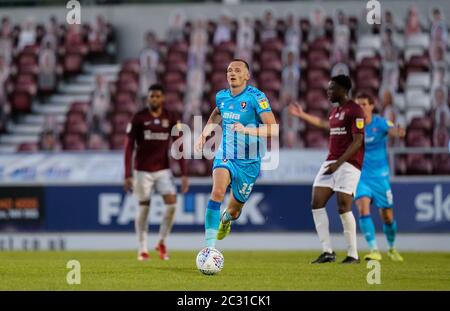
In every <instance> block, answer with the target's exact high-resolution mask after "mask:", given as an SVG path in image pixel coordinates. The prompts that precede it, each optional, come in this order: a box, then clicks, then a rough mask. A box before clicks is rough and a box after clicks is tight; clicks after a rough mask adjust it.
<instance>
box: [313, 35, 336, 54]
mask: <svg viewBox="0 0 450 311" xmlns="http://www.w3.org/2000/svg"><path fill="white" fill-rule="evenodd" d="M331 46H332V45H331V42H330V40H329V39H327V38H317V39H315V40H314V41H313V42H312V43H311V44H310V46H309V48H310V49H311V50H324V51H326V52H327V53H328V52H330V50H331Z"/></svg>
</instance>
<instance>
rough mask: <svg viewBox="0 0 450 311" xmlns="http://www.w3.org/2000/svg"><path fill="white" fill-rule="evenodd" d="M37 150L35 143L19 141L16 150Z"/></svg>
mask: <svg viewBox="0 0 450 311" xmlns="http://www.w3.org/2000/svg"><path fill="white" fill-rule="evenodd" d="M38 150H39V146H38V144H37V143H21V144H20V145H19V146H18V147H17V151H18V152H35V151H38Z"/></svg>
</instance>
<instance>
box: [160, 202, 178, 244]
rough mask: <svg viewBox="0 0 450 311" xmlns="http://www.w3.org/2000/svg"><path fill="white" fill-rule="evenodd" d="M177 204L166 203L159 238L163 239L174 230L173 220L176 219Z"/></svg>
mask: <svg viewBox="0 0 450 311" xmlns="http://www.w3.org/2000/svg"><path fill="white" fill-rule="evenodd" d="M176 209H177V205H176V204H166V211H165V213H164V218H163V220H162V222H161V225H160V226H159V240H160V241H163V242H164V240H165V239H166V238H167V236H168V235H169V233H170V231H171V230H172V225H173V221H174V220H175V211H176Z"/></svg>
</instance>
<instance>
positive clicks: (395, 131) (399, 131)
mask: <svg viewBox="0 0 450 311" xmlns="http://www.w3.org/2000/svg"><path fill="white" fill-rule="evenodd" d="M388 134H389V136H390V137H398V138H403V137H405V135H406V131H405V129H404V128H401V127H400V125H397V126H396V127H391V128H390V129H389V131H388Z"/></svg>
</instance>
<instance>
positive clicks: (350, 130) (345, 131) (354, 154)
mask: <svg viewBox="0 0 450 311" xmlns="http://www.w3.org/2000/svg"><path fill="white" fill-rule="evenodd" d="M351 87H352V83H351V80H350V78H349V77H348V76H345V75H338V76H335V77H333V78H331V81H330V82H329V84H328V89H327V95H328V99H329V100H330V102H331V103H332V104H335V106H334V107H333V108H332V110H331V112H330V114H329V117H328V120H321V119H320V118H319V117H316V116H313V115H310V114H308V113H306V112H304V111H303V109H302V107H301V106H300V105H299V104H292V105H291V106H290V107H289V111H290V113H291V114H292V115H294V116H297V117H299V118H301V119H303V120H304V121H306V122H308V123H310V124H312V125H315V126H317V127H321V128H324V129H329V131H330V138H329V146H328V148H329V152H328V157H327V159H326V161H325V162H324V163H323V164H322V166H321V167H320V170H319V172H318V173H317V176H316V178H315V180H314V183H313V193H312V204H311V205H312V214H313V219H314V224H315V227H316V230H317V234H318V236H319V239H320V242H321V244H322V249H323V253H322V254H321V255H320V256H319V257H318V258H317V259H316V260H314V261H312V263H326V262H334V261H336V253H335V252H334V251H333V248H332V245H331V240H330V231H329V222H328V215H327V211H326V209H325V205H326V204H327V202H328V200H329V199H330V198H331V196H332V195H333V193H336V198H337V205H338V210H339V215H340V218H341V222H342V226H343V227H344V236H345V240H346V242H347V244H348V249H347V257H346V258H345V259H344V260H343V261H342V263H345V264H353V263H359V262H360V260H359V256H358V251H357V246H356V221H355V217H354V216H353V213H352V205H353V196H354V195H355V193H356V187H357V185H358V182H359V177H360V175H361V168H362V162H363V158H364V111H363V110H362V109H361V107H360V106H359V105H358V104H356V103H355V102H354V101H352V100H351V99H349V97H348V93H349V91H350V90H351Z"/></svg>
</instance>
